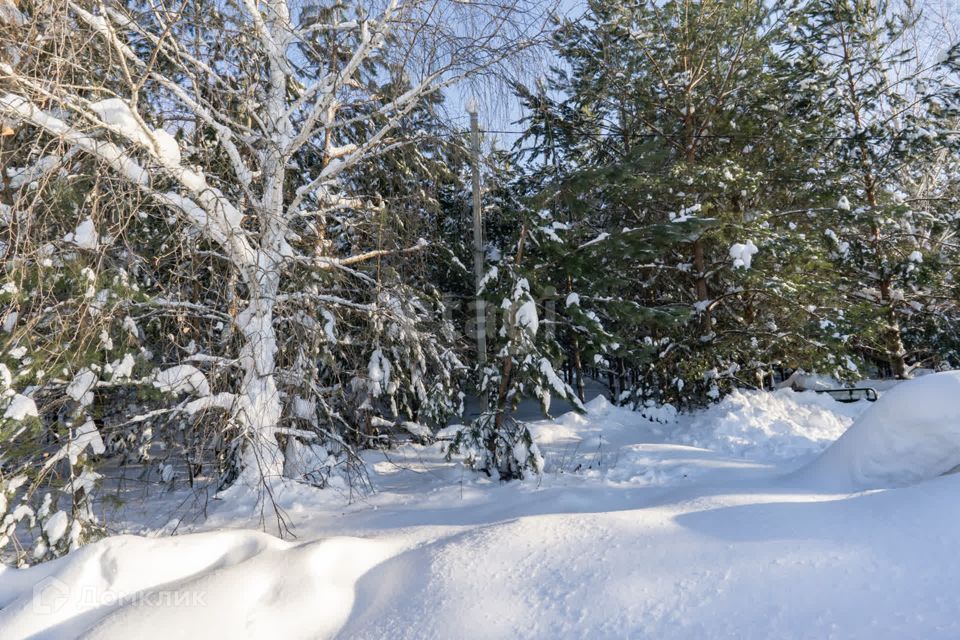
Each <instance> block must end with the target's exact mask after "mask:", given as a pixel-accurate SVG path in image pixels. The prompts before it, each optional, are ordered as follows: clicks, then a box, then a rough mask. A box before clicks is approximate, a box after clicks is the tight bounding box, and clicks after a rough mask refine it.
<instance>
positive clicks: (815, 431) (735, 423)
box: [678, 389, 869, 462]
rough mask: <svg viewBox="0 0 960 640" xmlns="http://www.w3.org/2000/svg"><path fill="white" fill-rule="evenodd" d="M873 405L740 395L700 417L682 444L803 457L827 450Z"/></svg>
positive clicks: (771, 457) (784, 394)
mask: <svg viewBox="0 0 960 640" xmlns="http://www.w3.org/2000/svg"><path fill="white" fill-rule="evenodd" d="M868 405H869V403H867V402H856V403H850V404H843V403H840V402H837V401H836V400H834V399H833V398H831V397H830V396H828V395H826V394H818V393H815V392H812V391H808V392H803V393H797V392H795V391H792V390H790V389H780V390H777V391H773V392H767V391H734V392H733V393H732V394H730V395H728V396H727V397H725V398H724V399H723V400H722V401H720V402H719V403H717V404H715V405H713V406H712V407H710V408H709V409H707V410H706V411H703V412H702V413H700V414H698V415H697V416H696V417H695V418H694V419H693V420H692V421H691V422H690V424H689V426H688V427H687V428H686V429H685V430H684V432H683V433H680V434H678V440H679V441H680V442H684V443H688V444H691V445H693V446H697V447H701V448H704V449H711V450H714V451H721V452H724V453H727V454H730V455H732V456H735V457H738V458H748V459H751V460H759V461H765V462H769V461H775V460H787V459H791V458H799V457H801V456H806V455H810V454H816V453H820V452H821V451H823V450H824V449H825V448H826V447H827V445H829V444H831V443H832V442H833V441H834V440H836V439H837V438H839V437H840V436H841V435H842V434H843V433H844V431H846V430H847V429H848V428H849V427H850V425H851V424H852V423H853V421H854V419H855V418H856V417H857V416H859V415H860V414H861V413H862V412H863V411H865V410H866V409H867V407H868Z"/></svg>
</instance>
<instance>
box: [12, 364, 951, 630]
mask: <svg viewBox="0 0 960 640" xmlns="http://www.w3.org/2000/svg"><path fill="white" fill-rule="evenodd" d="M941 380H942V382H936V383H926V384H933V385H934V386H936V387H937V389H932V388H931V389H929V393H931V394H933V395H932V396H927V395H924V396H923V397H921V398H917V397H916V396H915V395H914V392H913V391H909V392H908V391H904V392H902V393H903V394H905V395H904V396H903V398H901V400H900V401H891V400H889V398H891V397H893V398H896V397H897V395H895V394H898V392H897V390H894V391H891V392H890V393H888V394H887V395H886V396H885V398H884V401H883V404H880V403H877V406H876V408H875V409H871V410H870V411H869V412H868V413H867V414H865V415H864V418H863V420H861V422H860V423H858V424H866V423H868V422H869V421H870V420H872V418H871V419H870V420H868V416H871V415H872V416H876V415H880V416H886V415H887V414H886V413H884V411H885V409H883V407H884V406H885V405H892V406H890V407H888V408H889V410H890V411H894V410H896V411H898V412H899V413H900V414H901V415H903V414H906V415H911V416H912V415H914V413H915V412H913V411H911V409H910V408H909V407H907V408H903V407H901V406H900V402H903V401H908V402H922V404H921V405H920V406H922V407H924V408H929V407H933V406H940V405H939V404H934V402H933V401H932V398H933V397H934V396H937V397H939V395H940V394H941V393H942V392H943V391H944V390H951V391H950V392H951V393H955V392H956V390H957V389H956V388H955V386H951V385H955V384H956V378H955V377H954V378H951V379H943V378H941ZM910 384H911V385H913V384H914V383H910ZM926 384H925V386H923V387H922V388H927V387H926ZM903 388H904V389H909V386H908V385H905V386H904V387H903ZM926 393H927V392H924V394H926ZM867 406H869V405H868V404H867V403H859V404H856V405H842V404H839V403H836V402H834V401H833V400H830V399H829V398H826V397H823V396H816V395H815V394H813V393H793V392H789V391H786V392H778V393H774V394H764V393H744V394H739V395H738V396H737V397H733V398H731V399H729V400H728V401H726V402H725V403H722V404H721V405H719V406H717V407H715V408H713V409H711V410H710V411H709V412H707V413H706V414H705V415H704V414H702V415H699V416H693V417H691V416H683V415H681V416H671V415H669V412H666V413H662V414H658V415H657V416H652V417H655V418H658V419H659V418H664V419H665V421H656V420H651V419H650V417H645V416H643V415H641V414H639V413H636V412H631V411H627V410H624V409H621V408H618V407H613V406H610V405H609V403H606V402H604V401H602V400H597V401H595V402H592V403H590V407H589V408H590V410H591V411H590V413H588V414H587V415H576V414H567V415H564V416H561V417H559V418H558V419H556V420H545V421H540V422H538V423H537V424H535V425H533V431H534V433H535V434H536V438H537V440H538V442H539V444H540V446H541V450H542V452H543V453H544V456H545V457H546V460H547V472H546V473H545V474H544V475H543V476H542V477H541V478H540V479H539V480H534V481H527V482H512V483H506V484H503V485H501V484H498V483H495V482H491V481H489V480H487V479H485V478H484V477H482V476H476V475H473V474H470V473H469V472H466V471H465V470H464V469H463V468H462V467H461V466H460V465H459V464H457V463H456V462H449V461H446V460H445V456H444V452H443V451H442V448H441V446H440V445H431V446H420V445H414V444H408V445H404V446H401V447H398V448H396V449H393V450H390V451H387V452H369V453H368V454H366V455H367V458H368V460H367V462H368V465H369V468H370V469H371V478H370V479H371V482H372V483H373V485H374V486H375V487H376V489H377V492H376V493H375V494H372V495H369V496H367V497H365V498H364V499H363V500H362V501H357V502H353V503H351V504H345V500H344V497H343V496H341V495H338V494H337V493H335V492H334V491H321V492H318V491H315V490H313V489H310V488H307V487H303V486H300V485H289V484H288V485H284V486H282V487H277V488H276V491H275V497H276V498H277V500H278V501H279V502H280V504H281V506H282V507H283V508H284V509H285V515H286V517H287V518H288V520H289V522H290V523H291V525H293V526H295V527H296V528H295V531H296V533H297V535H298V536H299V537H298V539H297V541H296V544H294V543H291V542H286V541H281V540H278V539H276V538H274V537H272V536H269V535H266V534H263V533H258V532H253V531H243V530H238V529H240V528H242V527H256V526H257V525H258V523H259V515H260V514H259V512H258V511H256V510H255V509H253V508H252V506H253V505H252V503H250V502H249V501H245V499H244V495H243V492H242V491H234V492H233V495H232V496H231V497H230V499H225V500H218V501H215V503H214V504H216V505H217V506H216V507H215V508H213V509H212V510H211V512H210V514H209V517H208V518H207V519H206V520H205V521H204V522H203V523H202V524H201V525H195V526H193V530H194V531H197V530H206V531H209V530H210V529H221V530H218V531H213V532H208V533H192V534H188V535H180V536H175V537H160V538H140V537H133V536H117V537H112V538H108V539H106V540H103V541H101V542H99V543H96V544H93V545H90V546H88V547H85V548H84V549H81V550H80V551H78V552H76V553H73V554H71V555H70V556H68V557H66V558H63V559H61V560H58V561H54V562H51V563H47V564H44V565H40V566H38V567H35V568H32V569H29V570H25V571H24V570H11V569H8V570H3V569H0V637H2V638H4V640H6V639H7V638H23V637H37V638H44V639H48V638H49V639H54V640H56V639H59V638H64V639H66V638H75V637H78V636H79V637H90V638H123V639H124V640H126V639H127V638H163V639H164V640H167V639H168V638H171V637H181V636H183V637H187V636H189V637H198V638H199V637H202V638H230V639H231V640H238V639H242V638H279V637H283V638H326V637H335V636H336V637H344V638H348V637H358V638H389V639H391V640H393V639H396V638H416V639H418V640H419V639H422V638H450V637H457V638H465V639H467V638H502V637H515V638H560V639H563V638H582V637H584V636H590V637H596V638H607V637H650V638H654V637H655V638H697V639H698V640H701V639H710V638H733V637H736V638H828V637H838V638H865V639H866V638H869V639H870V640H876V639H885V638H903V637H922V638H927V639H930V638H956V637H960V618H958V617H957V616H956V611H957V610H960V591H958V590H957V589H955V588H954V582H955V576H956V575H957V574H958V573H960V556H958V555H957V554H956V553H954V551H955V549H954V547H955V535H954V532H955V531H956V529H957V528H960V512H958V511H957V510H956V509H954V508H953V505H954V503H955V501H956V495H957V492H958V491H960V475H955V476H949V477H945V478H937V479H934V480H932V481H929V482H924V483H920V484H918V485H915V486H911V487H907V488H900V489H894V490H888V491H874V492H869V493H866V494H862V493H861V494H853V495H850V494H846V495H838V494H837V493H836V492H835V490H834V487H833V486H831V487H828V490H827V491H822V490H820V489H818V488H816V487H817V484H818V483H819V482H821V481H822V480H823V476H822V474H812V472H809V471H805V473H809V474H811V475H809V476H807V477H806V478H805V477H804V476H803V474H794V475H792V476H785V474H786V473H787V472H788V471H790V470H792V469H795V468H796V466H797V464H798V460H797V458H790V457H788V456H790V455H791V454H793V453H797V454H799V455H800V456H801V457H802V458H804V459H805V458H807V457H809V456H810V455H814V454H815V453H816V452H817V451H819V450H820V449H821V448H822V446H823V444H824V442H825V441H827V439H828V438H829V436H830V434H831V433H834V432H839V431H841V430H842V429H843V428H844V426H845V425H846V424H848V423H849V422H850V421H852V419H853V416H855V415H857V414H858V413H860V412H861V411H863V409H864V408H865V407H867ZM897 424H899V423H897ZM921 433H925V431H922V430H921ZM908 435H909V434H908ZM851 437H852V436H851ZM845 438H846V437H845ZM911 439H912V440H915V438H911ZM678 440H683V441H684V442H685V443H686V444H680V443H678ZM842 440H843V439H842ZM693 442H696V443H697V444H699V445H701V446H704V445H706V446H710V447H712V448H713V449H714V450H709V449H704V448H699V447H695V446H690V443H693ZM877 446H880V445H879V444H878V445H877ZM838 447H839V445H838ZM838 447H835V448H834V449H837V448H838ZM834 449H831V450H829V451H830V452H832V451H834ZM830 452H828V453H827V454H825V455H824V456H823V458H822V459H821V461H820V462H818V465H823V464H825V463H824V462H823V460H830V459H835V457H836V456H838V455H839V454H836V453H830ZM836 459H838V460H839V459H842V460H844V461H845V463H846V462H848V461H849V458H847V457H841V458H836ZM838 465H839V463H838ZM814 466H817V465H814ZM828 466H830V465H828ZM838 468H843V469H846V467H843V466H842V465H839V466H838ZM885 468H887V469H889V466H887V467H885ZM834 480H835V478H834ZM181 530H189V527H181Z"/></svg>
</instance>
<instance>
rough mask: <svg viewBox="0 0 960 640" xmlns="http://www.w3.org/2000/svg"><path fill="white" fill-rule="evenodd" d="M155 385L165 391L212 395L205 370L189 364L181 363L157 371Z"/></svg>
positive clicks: (154, 377) (154, 378) (154, 379)
mask: <svg viewBox="0 0 960 640" xmlns="http://www.w3.org/2000/svg"><path fill="white" fill-rule="evenodd" d="M153 386H154V387H156V388H157V389H160V390H161V391H163V392H165V393H172V394H178V393H189V394H193V395H198V396H209V395H210V383H209V382H207V377H206V376H205V375H203V372H202V371H200V370H199V369H197V368H196V367H194V366H192V365H189V364H181V365H177V366H175V367H170V368H169V369H164V370H162V371H157V372H156V373H155V374H154V376H153Z"/></svg>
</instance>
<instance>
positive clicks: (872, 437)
mask: <svg viewBox="0 0 960 640" xmlns="http://www.w3.org/2000/svg"><path fill="white" fill-rule="evenodd" d="M958 397H960V371H949V372H944V373H935V374H932V375H928V376H924V377H922V378H917V379H914V380H910V381H908V382H905V383H902V384H899V385H897V386H895V387H893V388H892V389H890V390H889V391H887V392H886V393H884V394H883V396H882V397H881V398H880V399H879V400H877V402H876V403H874V404H873V406H872V407H870V409H869V410H868V411H867V412H865V413H864V414H863V415H862V416H861V417H860V419H858V420H857V421H856V422H855V423H854V425H853V426H852V427H850V429H849V430H848V431H847V432H846V433H844V434H843V436H842V437H841V438H840V439H839V440H837V442H836V443H835V444H834V445H833V446H831V447H830V448H829V449H827V450H826V451H825V452H824V453H823V455H822V456H820V457H819V458H818V459H817V460H815V461H814V462H813V463H811V464H810V465H809V466H808V467H807V468H805V469H803V470H801V471H800V472H799V474H800V475H801V476H802V477H805V478H806V479H807V480H808V481H810V482H812V483H814V484H818V485H823V486H829V487H831V488H833V489H836V490H841V491H847V490H851V491H855V490H860V489H870V488H878V487H889V486H903V485H909V484H914V483H916V482H920V481H922V480H927V479H929V478H934V477H936V476H939V475H942V474H944V473H947V472H948V471H951V470H953V469H954V468H955V467H957V466H958V465H960V404H958V403H957V398H958Z"/></svg>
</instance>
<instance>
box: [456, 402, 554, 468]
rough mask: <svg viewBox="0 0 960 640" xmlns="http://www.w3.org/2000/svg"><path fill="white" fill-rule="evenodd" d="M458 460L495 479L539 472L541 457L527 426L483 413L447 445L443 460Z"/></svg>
mask: <svg viewBox="0 0 960 640" xmlns="http://www.w3.org/2000/svg"><path fill="white" fill-rule="evenodd" d="M454 456H458V457H461V458H462V459H463V461H464V464H466V465H467V466H468V467H469V468H470V469H473V470H475V471H481V472H483V473H486V474H487V475H488V476H492V477H495V478H497V479H499V480H514V479H521V478H524V477H526V476H527V475H529V474H531V473H533V474H539V473H540V472H541V471H543V456H541V455H540V450H539V449H538V448H537V444H536V443H535V442H534V441H533V436H532V435H531V433H530V430H529V429H528V428H527V425H526V424H524V423H523V422H520V421H518V420H515V419H514V418H513V417H509V416H508V417H506V418H505V419H503V421H502V422H501V423H500V424H499V425H498V424H497V423H496V415H495V414H493V413H485V414H483V415H481V416H480V417H479V418H477V419H476V420H474V421H473V422H471V423H470V424H469V425H467V426H464V427H463V428H461V429H459V430H458V431H457V432H456V433H455V434H454V436H453V440H452V441H451V442H450V443H449V444H448V446H447V459H452V458H453V457H454Z"/></svg>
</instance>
